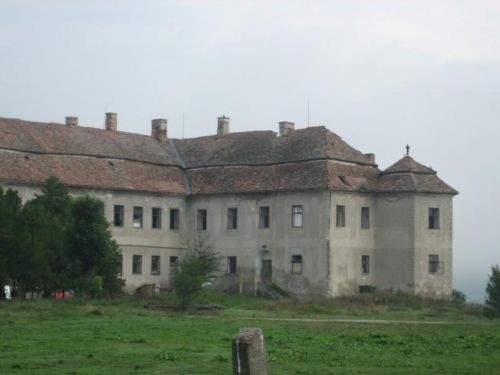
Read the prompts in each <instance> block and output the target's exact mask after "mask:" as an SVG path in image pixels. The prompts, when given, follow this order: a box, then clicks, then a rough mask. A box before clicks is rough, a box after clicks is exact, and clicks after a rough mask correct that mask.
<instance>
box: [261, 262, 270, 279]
mask: <svg viewBox="0 0 500 375" xmlns="http://www.w3.org/2000/svg"><path fill="white" fill-rule="evenodd" d="M272 278H273V261H272V260H271V259H262V269H261V270H260V279H261V281H263V282H271V279H272Z"/></svg>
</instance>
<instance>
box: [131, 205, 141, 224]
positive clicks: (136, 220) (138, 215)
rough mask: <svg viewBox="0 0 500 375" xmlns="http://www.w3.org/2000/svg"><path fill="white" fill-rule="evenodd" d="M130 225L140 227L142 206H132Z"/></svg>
mask: <svg viewBox="0 0 500 375" xmlns="http://www.w3.org/2000/svg"><path fill="white" fill-rule="evenodd" d="M132 225H133V227H134V228H142V207H134V216H133V220H132Z"/></svg>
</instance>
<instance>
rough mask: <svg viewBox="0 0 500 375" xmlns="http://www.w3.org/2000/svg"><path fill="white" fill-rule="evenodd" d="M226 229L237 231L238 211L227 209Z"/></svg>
mask: <svg viewBox="0 0 500 375" xmlns="http://www.w3.org/2000/svg"><path fill="white" fill-rule="evenodd" d="M227 229H229V230H232V229H238V209H237V208H228V209H227Z"/></svg>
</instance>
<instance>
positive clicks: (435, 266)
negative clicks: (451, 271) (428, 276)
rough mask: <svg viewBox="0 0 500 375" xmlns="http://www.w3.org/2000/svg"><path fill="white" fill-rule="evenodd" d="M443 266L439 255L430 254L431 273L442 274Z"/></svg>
mask: <svg viewBox="0 0 500 375" xmlns="http://www.w3.org/2000/svg"><path fill="white" fill-rule="evenodd" d="M442 272H443V264H442V262H440V261H439V255H437V254H429V273H442Z"/></svg>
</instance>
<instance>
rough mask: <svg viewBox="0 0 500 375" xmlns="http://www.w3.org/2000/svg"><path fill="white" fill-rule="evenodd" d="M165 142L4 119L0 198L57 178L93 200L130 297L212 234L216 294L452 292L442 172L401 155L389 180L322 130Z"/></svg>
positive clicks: (225, 131) (72, 120)
mask: <svg viewBox="0 0 500 375" xmlns="http://www.w3.org/2000/svg"><path fill="white" fill-rule="evenodd" d="M217 125H218V126H217V135H214V136H206V137H200V138H194V139H181V140H179V139H169V138H168V136H167V121H166V120H163V119H156V120H153V121H152V128H151V130H152V131H151V134H152V135H151V136H145V135H140V134H132V133H125V132H120V131H118V130H117V129H118V123H117V116H116V114H114V113H108V114H106V121H105V129H96V128H89V127H82V126H79V125H78V118H76V117H68V118H66V124H55V123H35V122H30V121H23V120H17V119H7V118H0V186H3V187H4V188H9V187H11V188H13V189H16V190H18V191H19V193H20V195H21V197H22V198H23V199H24V200H27V199H30V198H31V197H33V196H34V194H35V193H36V192H38V191H39V190H40V187H41V185H42V184H43V183H44V182H45V180H46V179H47V178H48V177H49V176H52V175H53V176H56V177H57V178H59V179H60V180H61V181H62V182H63V183H64V184H66V185H67V186H68V187H69V188H70V190H71V192H72V193H73V194H85V193H87V194H90V195H93V196H95V197H98V198H100V199H101V200H102V201H103V202H104V204H105V214H106V217H107V218H108V220H109V222H110V223H111V227H112V233H113V236H114V238H115V240H116V241H117V243H118V244H119V245H120V248H121V251H122V255H123V267H122V275H123V278H124V279H125V280H126V289H127V290H128V291H130V292H132V291H134V290H135V288H137V287H138V286H140V285H143V284H145V283H156V284H159V285H160V286H161V287H168V286H169V279H170V275H171V272H172V270H173V269H174V268H175V267H176V266H177V263H178V261H179V259H180V257H182V255H183V249H184V248H185V243H186V241H187V240H188V239H190V238H194V237H195V236H198V235H199V234H206V235H208V236H209V238H210V241H211V242H212V243H213V245H214V246H215V247H216V248H217V250H218V251H219V253H220V255H221V256H222V262H221V263H222V267H221V272H220V275H218V276H219V277H218V278H217V279H216V280H215V285H217V286H218V287H220V288H223V289H226V288H235V286H237V285H239V284H240V283H241V284H242V286H243V288H244V289H245V290H246V291H248V292H253V291H254V290H255V288H256V286H257V285H258V284H259V283H260V282H263V281H269V282H273V283H276V284H277V285H278V286H280V287H281V288H283V289H285V290H287V291H289V292H291V293H292V294H296V295H307V294H319V295H331V296H336V295H348V294H354V293H357V292H359V291H360V290H364V289H369V288H371V287H376V288H377V289H379V290H394V291H395V290H402V291H406V292H410V293H419V294H426V295H431V296H443V297H446V296H450V295H451V292H452V198H453V196H454V195H455V194H457V192H456V191H455V190H454V189H453V188H451V187H449V186H448V185H446V184H445V183H444V182H443V181H441V180H440V179H439V178H438V177H437V175H436V172H435V171H433V170H432V169H430V168H427V167H424V166H422V165H421V164H419V163H417V162H416V161H415V160H413V159H412V158H411V157H410V156H405V157H403V158H402V159H401V160H399V161H398V162H397V163H395V164H394V165H393V166H391V167H389V168H388V169H386V170H380V169H379V168H378V166H377V165H376V164H375V156H374V155H373V154H363V153H361V152H359V151H357V150H356V149H354V148H352V147H351V146H349V145H348V144H347V143H345V142H344V141H343V140H342V139H341V138H340V137H339V136H337V135H336V134H335V133H332V132H331V131H329V130H328V129H326V128H324V127H311V128H307V129H300V130H295V129H294V125H293V123H290V122H282V123H280V127H279V133H278V134H277V133H275V132H272V131H256V132H241V133H230V131H229V119H228V118H227V117H221V118H219V119H218V124H217Z"/></svg>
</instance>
